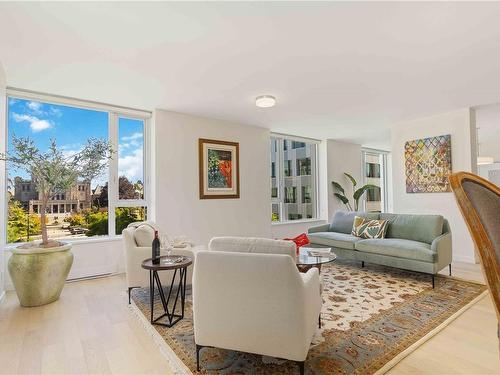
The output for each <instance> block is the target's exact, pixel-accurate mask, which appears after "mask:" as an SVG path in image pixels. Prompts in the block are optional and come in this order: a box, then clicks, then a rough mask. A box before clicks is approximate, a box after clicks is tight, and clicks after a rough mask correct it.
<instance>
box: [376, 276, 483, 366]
mask: <svg viewBox="0 0 500 375" xmlns="http://www.w3.org/2000/svg"><path fill="white" fill-rule="evenodd" d="M478 284H479V283H478ZM488 293H489V292H488V290H485V291H484V292H482V293H481V294H480V295H478V296H477V297H476V298H474V299H473V300H472V301H470V302H469V303H468V304H467V305H465V306H464V307H462V308H461V309H460V310H458V311H457V312H456V313H454V314H453V315H451V316H450V317H449V318H448V319H446V320H445V321H444V322H443V323H441V324H440V325H438V326H437V327H436V328H434V329H433V330H432V331H430V332H429V333H427V334H426V335H425V336H424V337H422V338H421V339H420V340H418V341H416V342H414V343H413V344H412V345H410V346H409V347H407V348H406V349H405V350H403V351H402V352H401V353H399V354H398V355H397V356H395V357H394V358H393V359H391V360H390V361H389V362H387V363H386V364H385V365H384V366H383V367H382V368H380V369H378V370H377V371H376V372H375V373H374V374H373V375H383V374H385V373H386V372H387V371H389V370H390V369H392V368H393V367H394V366H396V365H397V364H398V363H399V362H401V361H402V360H403V359H404V358H406V357H407V356H408V355H410V354H411V353H413V352H414V351H415V350H416V349H417V348H418V347H419V346H421V345H423V344H424V343H425V342H427V341H429V340H430V339H431V338H432V337H434V336H435V335H437V334H438V333H439V332H441V331H442V330H443V329H445V328H446V327H447V326H448V325H449V324H450V323H451V322H453V321H454V320H455V319H457V318H458V317H459V316H460V315H462V314H463V313H464V312H466V311H467V310H468V309H470V308H471V307H472V306H474V305H475V304H476V303H478V302H479V301H480V300H482V299H483V298H484V297H486V296H487V295H488Z"/></svg>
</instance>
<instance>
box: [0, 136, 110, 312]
mask: <svg viewBox="0 0 500 375" xmlns="http://www.w3.org/2000/svg"><path fill="white" fill-rule="evenodd" d="M112 154H113V151H112V149H111V146H110V144H109V143H108V142H107V141H105V140H102V139H95V138H91V139H89V140H88V141H87V143H86V144H85V145H84V146H83V147H82V148H81V150H80V151H78V152H76V153H73V154H71V155H67V154H65V153H64V152H63V151H62V150H60V149H58V147H57V144H56V141H55V140H51V142H50V147H49V149H48V150H47V151H45V152H43V151H41V150H40V149H39V148H38V147H37V146H36V145H35V143H34V141H33V140H31V139H29V138H17V137H15V136H14V137H13V139H12V151H11V152H8V153H7V154H0V160H4V161H7V163H8V164H9V167H10V168H13V169H21V170H24V171H26V172H27V173H28V174H30V175H31V178H32V180H33V181H34V182H35V183H36V187H37V191H38V198H39V201H40V210H39V213H40V230H41V235H42V241H41V242H30V243H26V244H23V245H21V246H18V247H17V248H15V249H13V251H12V253H13V254H12V256H11V257H10V259H9V265H8V269H9V274H10V276H11V279H12V282H13V284H14V287H15V289H16V293H17V296H18V297H19V301H20V303H21V305H22V306H39V305H44V304H47V303H50V302H53V301H55V300H57V299H58V298H59V296H60V294H61V291H62V288H63V287H64V283H65V281H66V278H67V276H68V273H69V271H70V269H71V266H72V264H73V254H72V253H71V244H69V243H64V242H59V241H56V240H51V239H50V238H49V236H48V233H47V221H46V212H47V205H48V204H49V201H50V199H52V198H53V197H54V196H55V195H56V194H58V193H64V192H66V191H67V190H68V189H70V188H71V187H72V186H74V185H75V184H76V183H77V182H78V180H82V181H86V182H89V183H90V181H91V180H92V179H94V178H96V177H98V176H99V175H101V174H102V173H103V172H104V171H105V170H106V169H107V164H108V161H109V159H110V158H111V156H112Z"/></svg>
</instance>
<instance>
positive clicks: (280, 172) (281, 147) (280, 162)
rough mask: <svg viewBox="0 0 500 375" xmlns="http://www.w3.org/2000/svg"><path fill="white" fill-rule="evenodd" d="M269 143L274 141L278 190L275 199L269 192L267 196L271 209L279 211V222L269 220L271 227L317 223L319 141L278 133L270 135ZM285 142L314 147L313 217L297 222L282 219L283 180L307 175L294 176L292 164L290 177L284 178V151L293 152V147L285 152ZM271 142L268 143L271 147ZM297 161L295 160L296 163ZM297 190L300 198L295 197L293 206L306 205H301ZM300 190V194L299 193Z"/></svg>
mask: <svg viewBox="0 0 500 375" xmlns="http://www.w3.org/2000/svg"><path fill="white" fill-rule="evenodd" d="M270 141H271V142H272V141H276V163H275V171H276V177H275V178H276V188H277V190H278V194H277V197H272V196H271V191H269V195H270V196H271V207H272V205H273V204H276V205H278V209H279V221H272V220H271V225H283V224H294V223H300V222H309V221H318V220H320V217H319V216H320V202H319V166H318V160H319V144H320V142H321V141H319V140H316V139H310V138H302V137H296V136H292V135H287V134H278V133H271V134H270ZM285 141H292V142H303V143H305V144H306V145H309V144H311V145H314V151H313V152H311V174H310V176H311V181H312V186H311V192H312V193H313V194H314V197H312V198H313V199H312V202H311V204H312V208H313V215H312V216H313V217H311V218H302V219H297V220H289V219H288V218H285V217H284V215H283V214H284V211H285V210H284V204H285V200H286V195H285V178H286V177H288V178H289V177H296V178H301V177H303V176H307V175H297V176H295V175H294V174H293V168H296V167H297V166H296V165H294V164H297V163H296V162H295V163H290V164H291V168H292V170H291V176H285V167H284V161H285V158H284V157H285V151H290V150H293V147H291V148H289V149H287V150H285ZM271 142H270V143H269V144H270V145H271ZM271 152H272V149H271V147H270V150H269V153H270V154H271ZM297 160H298V159H296V161H297ZM271 163H272V160H271V158H270V162H269V165H270V167H269V170H270V171H271V165H272V164H271ZM269 178H270V179H271V178H272V176H271V173H269ZM296 190H297V195H298V194H300V195H301V197H300V198H299V197H298V196H297V197H296V203H295V204H299V205H302V204H308V203H302V189H298V188H297V189H296ZM299 190H300V192H299Z"/></svg>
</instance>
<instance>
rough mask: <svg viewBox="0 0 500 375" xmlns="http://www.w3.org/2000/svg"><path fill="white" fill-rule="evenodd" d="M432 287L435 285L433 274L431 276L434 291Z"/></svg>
mask: <svg viewBox="0 0 500 375" xmlns="http://www.w3.org/2000/svg"><path fill="white" fill-rule="evenodd" d="M434 285H435V283H434V274H433V275H432V289H434Z"/></svg>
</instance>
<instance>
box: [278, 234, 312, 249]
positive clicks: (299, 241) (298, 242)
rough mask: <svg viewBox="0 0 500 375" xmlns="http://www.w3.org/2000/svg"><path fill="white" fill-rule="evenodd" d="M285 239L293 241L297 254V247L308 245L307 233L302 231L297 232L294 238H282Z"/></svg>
mask: <svg viewBox="0 0 500 375" xmlns="http://www.w3.org/2000/svg"><path fill="white" fill-rule="evenodd" d="M284 240H285V241H293V242H295V247H296V249H297V254H298V253H299V248H301V247H302V246H305V245H309V243H310V242H309V237H307V234H305V233H302V234H299V235H298V236H297V237H294V238H284Z"/></svg>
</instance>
